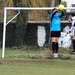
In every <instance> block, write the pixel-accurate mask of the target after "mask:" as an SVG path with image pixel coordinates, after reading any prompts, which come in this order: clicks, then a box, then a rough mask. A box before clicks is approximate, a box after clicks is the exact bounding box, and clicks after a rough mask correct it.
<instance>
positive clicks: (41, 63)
mask: <svg viewBox="0 0 75 75" xmlns="http://www.w3.org/2000/svg"><path fill="white" fill-rule="evenodd" d="M0 61H1V62H2V64H0V74H1V75H75V61H74V60H6V59H5V60H4V59H3V60H2V59H1V60H0Z"/></svg>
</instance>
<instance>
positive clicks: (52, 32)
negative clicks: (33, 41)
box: [51, 31, 61, 37]
mask: <svg viewBox="0 0 75 75" xmlns="http://www.w3.org/2000/svg"><path fill="white" fill-rule="evenodd" d="M60 36H61V32H60V31H51V37H60Z"/></svg>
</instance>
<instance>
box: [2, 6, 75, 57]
mask: <svg viewBox="0 0 75 75" xmlns="http://www.w3.org/2000/svg"><path fill="white" fill-rule="evenodd" d="M53 8H55V7H33V8H32V7H26V8H25V7H5V8H4V25H3V43H2V58H4V55H5V37H6V26H7V25H8V24H9V23H10V22H11V21H12V20H13V19H14V18H16V17H17V16H18V15H19V14H20V10H52V9H53ZM67 9H68V10H69V9H72V10H73V9H75V7H65V10H67ZM7 10H18V13H17V14H16V15H15V16H14V17H13V18H12V19H11V20H9V21H8V22H7V21H6V19H7Z"/></svg>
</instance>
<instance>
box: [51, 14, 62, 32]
mask: <svg viewBox="0 0 75 75" xmlns="http://www.w3.org/2000/svg"><path fill="white" fill-rule="evenodd" d="M60 16H61V13H56V14H55V15H54V17H53V19H52V21H51V27H50V30H51V31H60V30H61V24H60ZM51 17H52V14H50V18H51Z"/></svg>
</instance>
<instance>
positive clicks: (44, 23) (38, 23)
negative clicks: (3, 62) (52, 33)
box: [2, 7, 75, 58]
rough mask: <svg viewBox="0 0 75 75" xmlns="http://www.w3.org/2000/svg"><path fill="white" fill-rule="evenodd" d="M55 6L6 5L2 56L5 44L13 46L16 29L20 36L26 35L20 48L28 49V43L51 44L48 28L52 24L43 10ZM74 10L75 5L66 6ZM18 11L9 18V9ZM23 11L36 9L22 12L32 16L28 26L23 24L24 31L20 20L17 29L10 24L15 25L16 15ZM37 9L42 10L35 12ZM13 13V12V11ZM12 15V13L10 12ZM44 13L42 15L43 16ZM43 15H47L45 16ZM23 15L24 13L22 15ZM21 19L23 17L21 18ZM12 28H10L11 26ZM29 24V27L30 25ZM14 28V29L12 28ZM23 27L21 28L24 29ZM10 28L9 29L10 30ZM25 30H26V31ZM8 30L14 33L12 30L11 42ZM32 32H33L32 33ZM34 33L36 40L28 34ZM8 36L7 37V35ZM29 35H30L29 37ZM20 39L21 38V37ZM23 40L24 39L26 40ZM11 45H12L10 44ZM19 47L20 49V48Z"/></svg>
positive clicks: (41, 45) (48, 9)
mask: <svg viewBox="0 0 75 75" xmlns="http://www.w3.org/2000/svg"><path fill="white" fill-rule="evenodd" d="M53 8H54V7H36V8H29V7H26V8H24V7H5V8H4V26H3V43H2V58H4V55H5V48H6V47H5V46H7V47H10V46H12V45H11V43H12V42H13V41H15V38H14V37H15V36H16V34H14V31H15V30H16V33H17V32H18V35H19V34H20V36H21V34H22V35H25V37H24V38H23V37H22V39H24V40H25V42H23V43H22V42H21V43H22V45H21V46H19V47H20V48H22V49H23V48H24V49H26V48H27V46H28V45H35V46H37V45H38V46H39V47H43V46H47V44H49V43H50V40H49V35H47V33H49V31H48V29H49V25H50V21H49V16H48V15H46V13H45V14H44V13H43V12H41V11H50V10H52V9H53ZM67 9H68V10H70V9H71V10H73V9H75V8H74V7H68V8H65V10H67ZM10 10H11V11H12V10H13V11H17V12H16V14H15V16H13V17H12V18H11V19H8V17H7V14H8V12H7V11H10ZM21 11H34V13H33V14H31V13H32V12H27V13H22V14H26V15H28V16H29V17H30V18H29V20H28V21H27V23H28V25H27V26H26V28H25V27H24V26H23V27H22V29H23V31H22V32H19V29H20V27H21V26H18V25H19V24H20V22H19V23H18V25H17V26H16V27H17V29H15V26H13V27H12V26H10V25H13V24H14V23H15V22H12V21H13V20H14V19H15V18H16V17H18V15H20V12H21ZM35 11H40V12H37V13H38V14H37V13H36V12H35ZM11 13H12V12H11ZM10 15H11V14H10ZM41 15H42V16H41ZM43 15H45V16H44V17H43ZM22 16H23V15H22ZM33 18H34V19H35V21H34V19H33ZM7 19H8V21H7ZM20 19H21V18H20ZM21 21H22V19H21ZM10 22H12V24H11V23H10ZM8 26H9V27H10V28H9V27H8ZM28 26H29V27H28ZM6 28H7V30H6ZM12 28H13V29H12ZM24 28H25V30H26V31H25V30H24ZM22 29H21V30H22ZM8 30H9V31H8ZM24 31H25V32H24ZM7 32H9V34H12V32H13V35H12V37H11V35H10V37H11V39H12V41H9V44H8V43H6V42H7V37H8V35H6V33H7ZM26 32H29V33H26ZM31 32H33V33H32V34H31ZM35 33H36V35H37V36H35V35H33V34H35ZM30 34H31V35H33V36H34V38H37V39H36V40H34V38H33V37H32V36H30V37H31V38H30V39H29V36H28V35H30ZM6 36H7V37H6ZM27 36H28V37H27ZM45 37H47V38H45ZM8 39H9V37H8ZM16 39H18V36H17V37H16ZM32 39H33V40H34V42H37V44H36V43H34V42H33V41H32ZM19 40H21V38H19ZM19 40H17V44H19V43H20V41H19ZM24 40H23V41H24ZM28 42H31V43H28ZM14 43H15V42H14ZM7 44H8V45H10V46H8V45H7ZM12 48H15V49H17V47H16V46H13V47H12ZM20 48H19V49H20ZM28 54H29V52H28Z"/></svg>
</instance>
